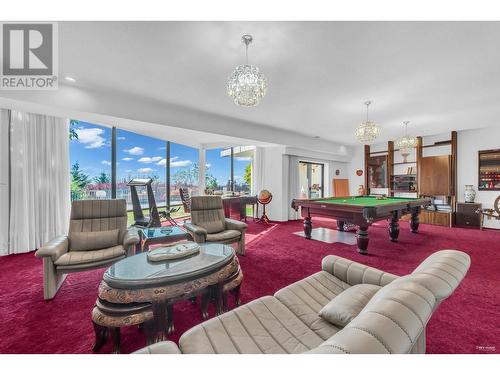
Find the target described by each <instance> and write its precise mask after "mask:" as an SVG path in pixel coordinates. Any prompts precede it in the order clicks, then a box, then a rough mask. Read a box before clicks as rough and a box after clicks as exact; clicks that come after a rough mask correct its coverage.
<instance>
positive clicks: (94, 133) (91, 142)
mask: <svg viewBox="0 0 500 375" xmlns="http://www.w3.org/2000/svg"><path fill="white" fill-rule="evenodd" d="M75 131H76V134H78V142H80V143H81V144H83V145H85V148H100V147H103V146H105V145H106V139H105V138H104V137H103V136H102V135H103V134H104V130H103V129H99V128H78V129H75Z"/></svg>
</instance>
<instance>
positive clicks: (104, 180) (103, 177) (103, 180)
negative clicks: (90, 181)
mask: <svg viewBox="0 0 500 375" xmlns="http://www.w3.org/2000/svg"><path fill="white" fill-rule="evenodd" d="M110 182H111V179H110V178H109V175H108V174H106V173H104V172H101V174H100V175H99V176H97V177H94V183H96V184H98V185H101V184H109V183H110Z"/></svg>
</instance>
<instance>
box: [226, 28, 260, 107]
mask: <svg viewBox="0 0 500 375" xmlns="http://www.w3.org/2000/svg"><path fill="white" fill-rule="evenodd" d="M241 39H242V41H243V43H244V44H245V50H246V63H245V64H242V65H238V66H237V67H236V69H235V70H234V72H233V73H232V74H231V75H230V76H229V78H228V80H227V94H228V95H229V96H230V97H231V98H232V99H233V100H234V102H235V103H236V104H237V105H240V106H243V107H253V106H256V105H257V104H259V102H260V100H261V99H262V98H263V97H264V95H266V89H267V82H266V77H265V76H264V75H263V74H262V73H261V72H260V70H259V68H258V67H256V66H254V65H250V64H248V46H249V44H250V43H252V40H253V37H252V36H251V35H243V36H242V38H241Z"/></svg>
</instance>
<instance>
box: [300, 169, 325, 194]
mask: <svg viewBox="0 0 500 375" xmlns="http://www.w3.org/2000/svg"><path fill="white" fill-rule="evenodd" d="M324 169H325V168H324V165H323V164H320V163H311V162H307V161H299V183H300V197H301V198H307V199H318V198H323V197H324V192H325V184H324V182H325V175H324Z"/></svg>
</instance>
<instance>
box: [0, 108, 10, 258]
mask: <svg viewBox="0 0 500 375" xmlns="http://www.w3.org/2000/svg"><path fill="white" fill-rule="evenodd" d="M8 253H9V111H8V110H6V109H0V255H6V254H8Z"/></svg>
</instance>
